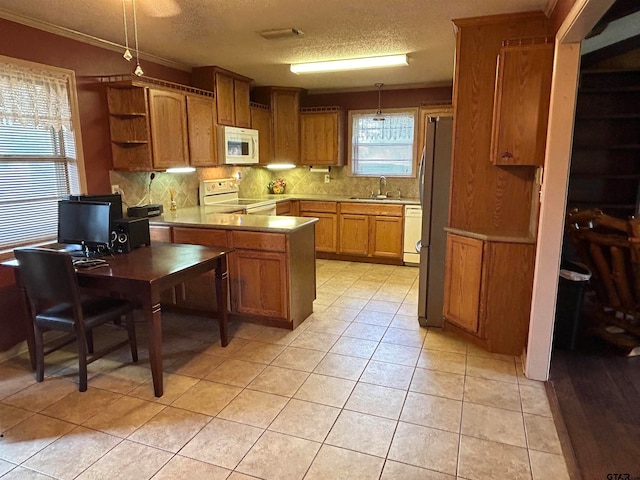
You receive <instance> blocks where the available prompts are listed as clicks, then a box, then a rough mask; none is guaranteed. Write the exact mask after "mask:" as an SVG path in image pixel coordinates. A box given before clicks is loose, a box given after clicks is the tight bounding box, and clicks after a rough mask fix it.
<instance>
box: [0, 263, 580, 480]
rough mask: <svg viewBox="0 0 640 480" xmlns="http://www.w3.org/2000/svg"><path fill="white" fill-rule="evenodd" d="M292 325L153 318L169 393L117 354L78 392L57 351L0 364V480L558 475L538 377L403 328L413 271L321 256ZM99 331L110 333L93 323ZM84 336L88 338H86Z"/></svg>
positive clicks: (410, 325) (68, 359)
mask: <svg viewBox="0 0 640 480" xmlns="http://www.w3.org/2000/svg"><path fill="white" fill-rule="evenodd" d="M317 266H318V268H317V280H318V281H317V285H318V288H317V297H318V298H317V300H316V302H315V307H314V314H313V315H312V316H311V317H310V318H308V319H307V320H306V321H305V322H304V323H303V324H302V325H301V326H300V327H299V328H297V329H296V330H295V331H293V332H291V331H286V330H281V329H275V328H266V327H262V326H256V325H252V324H232V325H231V332H232V340H231V342H230V344H229V346H228V347H227V348H224V349H223V348H221V347H220V345H219V340H218V334H217V327H216V324H215V322H213V321H207V320H204V319H202V318H197V317H188V316H183V315H176V314H169V313H165V314H164V317H163V324H164V330H163V332H164V343H163V345H164V355H165V360H164V367H165V376H164V379H165V380H164V381H165V395H164V396H163V397H162V398H159V399H156V398H154V397H153V395H152V388H151V373H150V370H149V368H148V363H147V362H146V358H145V357H146V350H145V338H144V336H145V326H144V324H139V325H138V331H139V340H140V343H141V348H140V350H141V352H140V353H141V360H140V362H139V363H138V364H137V365H132V364H131V363H129V360H130V359H129V358H128V355H127V351H126V350H122V351H119V352H116V353H115V354H113V355H112V356H110V357H109V358H107V359H102V360H100V361H98V362H96V363H94V364H92V365H90V369H89V370H90V380H89V389H88V391H87V392H85V393H79V392H78V391H77V385H76V383H75V382H77V379H76V370H75V362H76V361H75V358H74V356H73V354H70V353H66V352H61V353H59V354H55V355H56V357H55V358H52V359H51V360H49V361H48V366H47V370H46V374H47V376H46V379H45V381H44V382H43V383H36V382H35V380H34V375H33V374H32V373H31V372H30V371H29V370H28V369H27V368H26V355H24V354H23V355H21V356H19V357H15V358H12V359H9V360H7V361H5V362H3V363H0V432H2V433H3V436H2V437H1V438H0V476H1V477H2V479H3V480H9V479H26V480H29V479H33V480H44V479H50V478H56V479H76V478H77V479H81V480H96V479H126V480H146V479H154V480H165V479H166V480H169V479H171V480H174V479H176V480H179V479H189V480H198V479H207V480H211V479H214V480H215V479H225V478H228V479H231V480H239V479H252V478H263V479H278V480H280V479H282V480H286V479H302V478H304V479H309V480H311V479H349V480H351V479H383V480H389V479H402V480H413V479H438V480H445V479H455V478H459V479H469V480H475V479H478V480H483V479H498V478H508V479H534V480H543V479H555V480H557V479H566V478H569V476H568V474H567V469H566V466H565V461H564V457H563V456H562V451H561V448H560V443H559V440H558V436H557V433H556V427H555V425H554V422H553V419H552V417H551V412H550V409H549V405H548V403H547V399H546V396H545V392H544V388H543V385H542V384H541V383H539V382H534V381H531V380H528V379H526V378H525V377H524V376H523V374H522V367H521V365H520V363H519V359H517V358H514V357H510V356H505V355H493V354H489V353H487V352H485V351H483V350H482V349H479V348H477V347H475V346H472V345H468V344H467V343H465V342H464V341H461V340H459V339H458V338H456V337H454V336H451V335H449V334H447V333H444V332H442V331H441V330H438V329H423V328H420V327H419V325H418V322H417V317H416V312H417V306H416V304H417V288H418V286H417V273H418V271H417V269H416V268H411V267H393V266H379V265H370V264H354V263H346V262H333V261H318V263H317ZM101 333H104V335H101V336H100V339H104V338H108V337H109V336H110V335H113V334H111V333H108V332H101ZM96 340H99V339H98V338H97V339H96Z"/></svg>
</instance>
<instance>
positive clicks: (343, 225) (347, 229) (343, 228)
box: [340, 213, 369, 255]
mask: <svg viewBox="0 0 640 480" xmlns="http://www.w3.org/2000/svg"><path fill="white" fill-rule="evenodd" d="M340 232H341V235H340V253H343V254H345V255H368V254H369V217H368V216H367V215H353V214H344V213H343V214H340Z"/></svg>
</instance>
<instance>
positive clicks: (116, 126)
mask: <svg viewBox="0 0 640 480" xmlns="http://www.w3.org/2000/svg"><path fill="white" fill-rule="evenodd" d="M117 78H118V79H120V81H116V82H110V83H109V84H108V86H107V104H108V109H109V129H110V133H111V152H112V158H113V168H114V169H115V170H129V171H149V170H164V169H167V168H170V167H184V166H187V165H192V166H198V167H210V166H215V165H216V164H217V159H216V148H215V135H214V134H215V129H214V119H215V102H214V100H213V98H212V97H213V96H212V94H210V93H208V92H203V91H199V90H196V89H193V88H191V87H184V89H183V90H181V89H179V88H178V87H180V86H179V85H175V84H169V85H171V86H172V87H174V88H165V86H164V84H162V82H159V83H157V84H155V83H150V82H149V81H148V79H145V81H141V80H137V79H129V77H117Z"/></svg>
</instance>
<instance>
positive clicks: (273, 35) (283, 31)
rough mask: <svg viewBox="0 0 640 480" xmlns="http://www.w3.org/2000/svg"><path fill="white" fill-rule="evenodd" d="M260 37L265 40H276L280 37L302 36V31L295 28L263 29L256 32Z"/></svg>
mask: <svg viewBox="0 0 640 480" xmlns="http://www.w3.org/2000/svg"><path fill="white" fill-rule="evenodd" d="M258 33H259V34H260V36H261V37H262V38H266V39H267V40H277V39H280V38H292V37H302V36H303V35H304V32H302V31H301V30H298V29H297V28H293V27H290V28H274V29H272V30H263V31H261V32H258Z"/></svg>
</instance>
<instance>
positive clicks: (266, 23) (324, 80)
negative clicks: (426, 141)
mask: <svg viewBox="0 0 640 480" xmlns="http://www.w3.org/2000/svg"><path fill="white" fill-rule="evenodd" d="M127 1H128V5H129V7H128V8H129V9H130V7H131V6H130V2H129V0H127ZM548 1H550V2H552V3H553V0H385V1H380V0H137V6H138V35H139V42H140V50H141V52H143V54H150V55H153V56H155V57H159V58H161V59H165V60H167V61H169V62H174V63H176V64H178V65H179V66H181V67H182V68H184V69H187V70H188V69H190V68H191V67H194V66H204V65H219V66H221V67H223V68H226V69H228V70H232V71H234V72H237V73H240V74H242V75H246V76H247V77H250V78H253V79H254V80H255V84H256V85H282V86H294V87H302V88H307V89H310V90H330V89H342V90H345V89H352V88H367V89H368V88H370V87H372V86H373V85H374V84H375V83H376V82H383V83H384V84H385V86H392V85H433V84H441V83H443V82H444V83H450V82H451V79H452V77H453V58H454V48H455V39H454V32H453V26H452V23H451V19H454V18H463V17H475V16H483V15H493V14H499V13H511V12H519V11H530V10H544V9H545V7H546V6H547V3H548ZM175 7H178V8H177V9H176V8H175ZM178 12H179V13H178ZM175 13H177V15H172V14H175ZM159 15H170V16H159ZM0 16H1V17H5V18H8V19H10V20H14V21H19V22H21V23H27V24H31V25H33V26H36V27H38V28H44V29H47V30H51V27H52V26H56V27H63V28H64V29H68V30H71V31H75V32H80V33H82V34H86V35H90V36H92V37H96V38H98V39H103V40H107V41H108V42H113V43H116V44H120V45H122V44H124V27H123V14H122V1H121V0H46V1H45V0H28V1H25V0H0ZM34 21H35V23H34ZM38 22H43V24H39V23H38ZM288 27H295V28H297V29H299V30H301V31H302V32H304V36H301V37H297V38H288V39H279V40H266V39H264V38H262V37H261V36H260V35H258V32H260V31H262V30H268V29H277V28H288ZM132 30H133V29H132V28H131V25H130V30H129V41H130V44H133V32H132ZM53 31H55V29H53ZM69 33H70V32H67V34H69ZM397 53H407V54H408V57H409V66H408V67H396V68H388V69H376V70H363V71H359V72H349V73H323V74H307V75H294V74H292V73H290V72H289V64H290V63H299V62H306V61H322V60H335V59H341V58H353V57H361V56H378V55H389V54H397ZM143 58H144V55H143Z"/></svg>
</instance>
